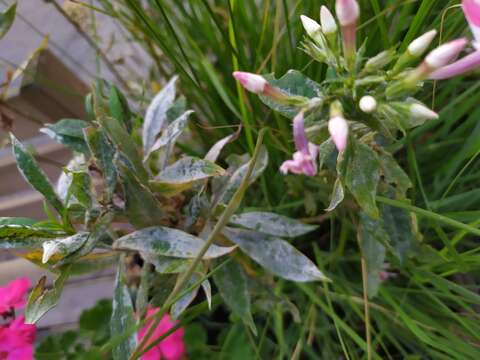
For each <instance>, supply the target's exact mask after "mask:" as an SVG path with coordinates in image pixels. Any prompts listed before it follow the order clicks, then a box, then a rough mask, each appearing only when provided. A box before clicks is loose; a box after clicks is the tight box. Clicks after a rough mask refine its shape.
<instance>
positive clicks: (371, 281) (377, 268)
mask: <svg viewBox="0 0 480 360" xmlns="http://www.w3.org/2000/svg"><path fill="white" fill-rule="evenodd" d="M359 225H360V226H359V231H358V233H357V236H358V239H359V243H360V246H361V249H362V254H363V258H364V259H365V262H366V265H367V276H368V282H367V284H368V288H367V292H368V297H369V298H373V297H374V296H375V295H377V293H378V289H379V287H380V284H381V280H380V272H381V271H382V270H383V264H384V262H385V253H386V249H385V246H384V245H383V244H385V243H388V242H389V240H390V239H389V236H388V233H387V232H386V231H385V229H384V227H383V221H382V220H381V219H380V220H374V219H372V218H371V217H369V216H368V215H367V214H366V213H364V212H363V211H362V212H361V213H360V224H359Z"/></svg>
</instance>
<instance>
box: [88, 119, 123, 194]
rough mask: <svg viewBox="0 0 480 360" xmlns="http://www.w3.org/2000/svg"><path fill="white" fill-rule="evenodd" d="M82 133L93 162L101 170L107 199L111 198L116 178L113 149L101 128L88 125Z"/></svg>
mask: <svg viewBox="0 0 480 360" xmlns="http://www.w3.org/2000/svg"><path fill="white" fill-rule="evenodd" d="M83 133H84V137H85V139H86V141H87V143H88V147H89V149H90V151H91V153H92V154H93V157H94V159H95V163H96V164H97V166H98V167H99V168H100V170H102V175H103V179H104V181H105V188H106V194H107V200H111V199H112V196H113V193H114V191H115V186H116V185H117V180H118V173H117V170H116V168H115V164H114V161H113V159H114V157H115V149H114V148H113V146H112V145H111V144H110V143H109V141H108V139H107V136H106V135H105V133H104V132H103V131H102V130H99V129H95V128H94V127H89V128H86V129H84V131H83Z"/></svg>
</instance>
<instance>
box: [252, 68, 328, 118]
mask: <svg viewBox="0 0 480 360" xmlns="http://www.w3.org/2000/svg"><path fill="white" fill-rule="evenodd" d="M264 77H265V79H266V80H267V81H268V82H269V84H270V85H272V86H274V87H276V88H279V89H281V90H283V91H284V92H286V93H287V94H288V95H291V96H302V97H305V98H309V99H311V98H314V97H318V95H319V92H320V84H318V83H316V82H315V81H313V80H312V79H309V78H308V77H306V76H305V75H303V74H302V73H301V72H299V71H297V70H289V71H288V72H287V73H286V74H285V75H283V76H282V77H281V78H280V79H275V77H274V76H273V75H266V76H264ZM259 97H260V100H262V102H263V103H264V104H265V105H267V106H268V107H269V108H271V109H273V110H275V111H278V112H279V113H280V114H282V115H284V116H286V117H288V118H293V117H294V116H295V115H296V114H297V113H298V107H297V106H291V105H285V104H281V103H278V102H276V101H274V100H272V99H271V98H270V97H268V96H264V95H260V96H259Z"/></svg>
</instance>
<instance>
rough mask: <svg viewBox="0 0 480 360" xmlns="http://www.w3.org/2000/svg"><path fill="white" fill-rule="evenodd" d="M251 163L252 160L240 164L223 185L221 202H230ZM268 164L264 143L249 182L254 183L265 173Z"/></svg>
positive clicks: (220, 196)
mask: <svg viewBox="0 0 480 360" xmlns="http://www.w3.org/2000/svg"><path fill="white" fill-rule="evenodd" d="M249 164H250V161H248V162H247V163H245V164H243V165H242V166H240V167H239V168H238V169H237V170H236V171H235V172H234V173H233V174H232V176H231V177H230V179H229V180H228V182H227V183H226V184H225V185H224V186H223V189H222V191H221V192H220V195H219V197H218V199H219V200H218V202H219V203H220V204H224V205H226V204H228V203H229V201H230V200H231V198H232V196H233V194H235V191H237V189H238V188H239V187H240V184H241V183H242V180H243V179H244V177H245V175H246V174H247V169H248V166H249ZM267 165H268V152H267V149H266V148H265V146H263V145H262V147H261V149H260V153H259V154H258V160H257V162H256V164H255V167H254V169H253V173H252V175H251V176H250V179H249V183H250V184H252V183H254V182H255V181H256V180H257V179H258V178H259V177H260V175H261V174H262V173H263V171H264V170H265V168H266V167H267Z"/></svg>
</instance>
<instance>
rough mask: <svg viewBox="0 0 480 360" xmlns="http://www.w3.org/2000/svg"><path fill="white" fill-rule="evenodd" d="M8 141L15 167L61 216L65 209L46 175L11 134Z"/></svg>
mask: <svg viewBox="0 0 480 360" xmlns="http://www.w3.org/2000/svg"><path fill="white" fill-rule="evenodd" d="M10 139H11V143H12V150H13V155H14V156H15V159H16V160H17V167H18V169H19V170H20V172H21V174H22V175H23V177H24V178H25V180H26V181H27V182H28V183H29V184H30V185H32V187H33V188H34V189H35V190H37V191H38V192H40V193H41V194H42V195H43V196H44V197H45V200H46V201H47V202H48V203H49V204H50V205H52V206H53V207H54V208H55V210H57V211H58V213H59V214H60V215H63V213H64V210H65V209H64V207H63V204H62V202H61V201H60V199H59V198H58V196H57V194H56V193H55V190H54V189H53V186H52V184H51V183H50V180H48V177H47V175H46V174H45V173H44V172H43V170H42V169H41V168H40V166H39V165H38V163H37V161H36V160H35V158H34V157H33V156H32V154H30V153H29V152H28V151H27V149H26V148H25V147H24V146H23V145H22V144H21V143H20V141H18V140H17V138H16V137H15V136H14V135H13V134H10Z"/></svg>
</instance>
